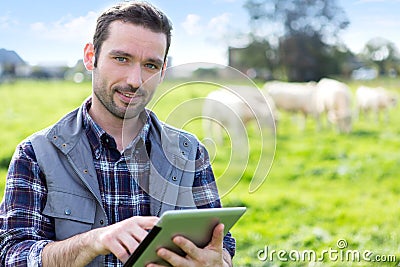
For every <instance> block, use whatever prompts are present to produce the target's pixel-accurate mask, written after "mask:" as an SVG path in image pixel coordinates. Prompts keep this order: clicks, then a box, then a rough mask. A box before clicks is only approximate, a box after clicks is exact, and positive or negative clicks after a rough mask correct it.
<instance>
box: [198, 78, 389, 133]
mask: <svg viewBox="0 0 400 267" xmlns="http://www.w3.org/2000/svg"><path fill="white" fill-rule="evenodd" d="M255 88H256V87H254V88H252V87H244V86H230V87H225V88H220V89H219V90H216V91H213V92H211V93H210V94H209V95H207V97H206V98H205V101H204V105H203V118H211V119H206V120H203V121H204V122H203V126H204V132H205V133H206V135H209V136H210V137H213V138H216V139H217V140H216V141H221V138H222V136H221V133H220V132H221V129H225V130H226V131H229V133H230V134H232V135H233V137H234V135H241V134H243V132H241V131H243V129H244V127H243V126H246V125H247V123H248V122H250V121H252V120H256V122H257V123H258V125H259V126H260V127H272V126H274V125H276V127H277V128H278V129H279V121H280V118H281V117H282V116H280V113H281V112H290V113H294V114H299V115H301V117H302V120H301V125H300V127H301V128H303V129H304V127H305V125H306V119H307V118H308V117H311V118H313V119H315V121H316V123H315V124H316V127H317V129H318V130H319V129H321V128H322V125H323V123H322V121H323V119H324V120H327V122H328V123H329V124H330V125H333V126H334V127H336V129H337V131H338V132H340V133H349V132H350V131H351V130H352V123H353V122H354V121H355V119H359V118H360V117H366V116H368V114H370V113H372V114H373V116H374V120H379V116H380V113H381V112H384V113H385V120H388V119H389V117H388V111H389V109H390V108H392V107H394V106H395V105H396V104H397V95H396V94H395V93H393V92H391V91H388V90H386V89H384V88H382V87H378V88H371V87H366V86H360V87H359V88H358V89H357V90H356V92H355V96H353V94H352V92H351V90H350V88H349V87H348V85H346V84H345V83H343V82H340V81H337V80H334V79H328V78H323V79H321V80H320V81H319V82H307V83H294V82H282V81H269V82H266V83H265V84H264V85H263V87H262V88H261V90H258V89H255ZM363 119H364V118H363ZM213 125H214V126H213ZM216 128H217V129H216ZM218 128H219V130H218ZM218 131H219V132H218Z"/></svg>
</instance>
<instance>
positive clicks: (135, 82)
mask: <svg viewBox="0 0 400 267" xmlns="http://www.w3.org/2000/svg"><path fill="white" fill-rule="evenodd" d="M127 83H128V84H129V85H130V86H132V87H133V88H139V87H140V86H141V85H142V83H143V80H142V68H141V67H140V65H139V64H134V65H132V67H131V68H129V70H128V75H127Z"/></svg>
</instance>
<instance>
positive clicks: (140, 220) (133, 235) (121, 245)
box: [91, 216, 159, 262]
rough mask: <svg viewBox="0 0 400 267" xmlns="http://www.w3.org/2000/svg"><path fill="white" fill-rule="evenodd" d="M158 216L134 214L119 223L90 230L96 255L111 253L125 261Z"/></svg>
mask: <svg viewBox="0 0 400 267" xmlns="http://www.w3.org/2000/svg"><path fill="white" fill-rule="evenodd" d="M158 219H159V218H158V217H150V216H135V217H132V218H129V219H126V220H124V221H121V222H119V223H116V224H113V225H110V226H107V227H103V228H99V229H96V230H93V231H91V235H93V239H94V241H93V243H94V244H97V245H96V247H95V251H96V254H97V255H100V254H102V255H105V254H109V253H112V254H114V255H115V256H116V257H117V258H118V259H119V260H121V261H122V262H126V261H127V260H128V258H129V256H130V254H132V253H133V251H135V249H136V248H137V247H138V245H139V243H140V242H141V241H142V240H143V239H144V238H145V237H146V235H147V233H148V232H147V231H146V230H149V229H151V228H153V226H154V225H155V224H156V223H157V221H158Z"/></svg>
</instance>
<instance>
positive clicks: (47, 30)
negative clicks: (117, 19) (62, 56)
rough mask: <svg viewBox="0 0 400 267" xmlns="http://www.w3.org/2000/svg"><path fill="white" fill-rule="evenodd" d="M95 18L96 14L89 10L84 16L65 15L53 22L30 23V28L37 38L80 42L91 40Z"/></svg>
mask: <svg viewBox="0 0 400 267" xmlns="http://www.w3.org/2000/svg"><path fill="white" fill-rule="evenodd" d="M96 18H97V14H96V13H95V12H92V11H90V12H88V13H87V15H86V16H80V17H71V16H67V17H64V18H62V19H60V20H58V21H55V22H50V23H43V22H36V23H32V24H31V25H30V29H31V31H32V33H33V34H34V35H36V36H37V37H39V38H44V39H47V40H56V41H61V42H67V43H71V42H72V43H76V42H80V43H82V42H86V41H89V40H91V37H92V35H93V32H94V27H95V23H96Z"/></svg>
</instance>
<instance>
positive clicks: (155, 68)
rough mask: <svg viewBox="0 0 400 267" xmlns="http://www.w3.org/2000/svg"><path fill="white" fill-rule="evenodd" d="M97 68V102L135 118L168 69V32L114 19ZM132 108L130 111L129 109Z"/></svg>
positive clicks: (94, 71)
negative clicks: (166, 34) (166, 66)
mask: <svg viewBox="0 0 400 267" xmlns="http://www.w3.org/2000/svg"><path fill="white" fill-rule="evenodd" d="M109 31H110V35H109V37H108V39H107V40H105V41H104V42H103V44H102V46H101V51H100V54H99V58H98V59H97V67H96V68H94V69H93V94H94V95H93V97H94V98H97V99H93V105H96V104H98V105H102V107H100V108H101V109H104V108H105V109H106V110H107V111H108V112H110V113H111V114H112V115H113V116H115V117H118V118H121V119H123V118H133V117H136V116H137V115H139V114H140V112H142V111H143V109H144V108H145V106H146V105H147V104H148V103H149V101H150V100H151V98H152V96H153V94H154V92H155V90H156V88H157V86H158V84H159V83H160V82H161V81H162V77H163V72H164V70H165V69H164V68H165V65H164V63H165V62H164V56H165V51H166V42H167V41H166V36H165V34H163V33H155V32H152V31H151V30H149V29H146V28H144V27H142V26H137V25H134V24H131V23H124V22H121V21H114V22H112V23H111V24H110V29H109ZM127 111H128V112H127Z"/></svg>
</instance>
